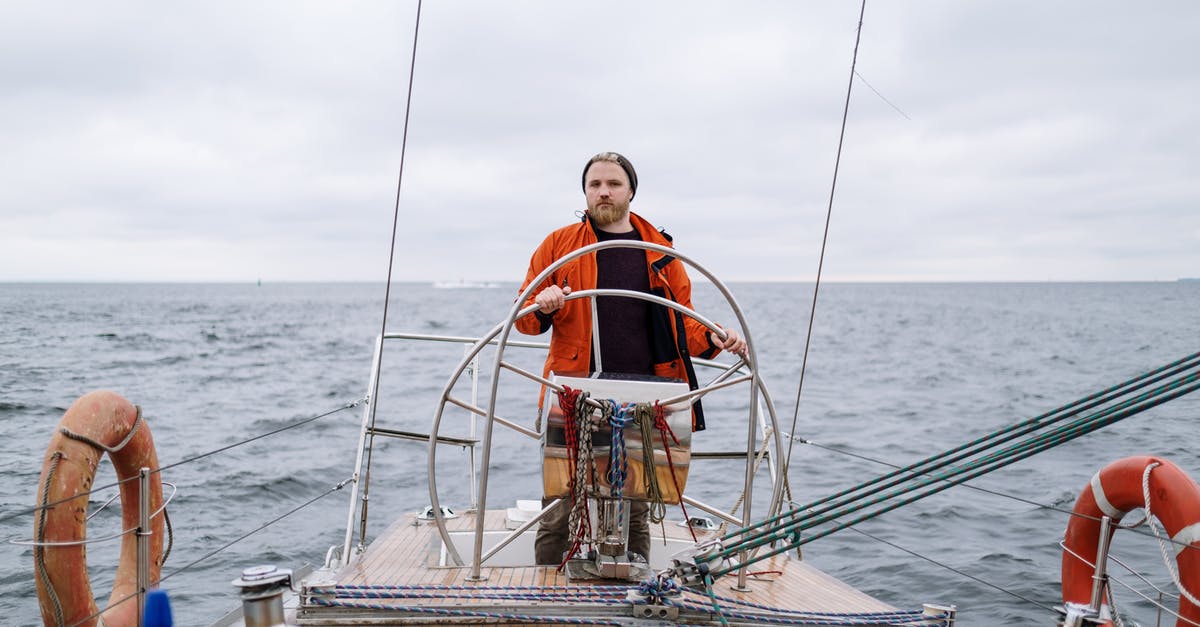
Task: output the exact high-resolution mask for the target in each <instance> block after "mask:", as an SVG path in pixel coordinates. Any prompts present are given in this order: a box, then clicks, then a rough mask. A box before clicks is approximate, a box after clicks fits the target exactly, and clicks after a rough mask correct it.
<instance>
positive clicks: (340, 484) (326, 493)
mask: <svg viewBox="0 0 1200 627" xmlns="http://www.w3.org/2000/svg"><path fill="white" fill-rule="evenodd" d="M350 481H351V479H344V480H342V481H340V482H338V483H337V484H336V485H334V486H333V487H331V488H329V489H328V490H326V491H324V492H322V493H320V494H318V495H316V496H314V497H312V498H311V499H309V500H307V501H305V502H303V503H301V504H299V505H297V506H296V507H293V508H292V509H290V510H288V511H286V512H284V513H282V514H280V515H278V516H276V517H275V518H272V519H271V520H268V521H267V522H265V523H263V524H261V525H259V526H258V528H257V529H252V530H250V531H247V532H246V533H244V534H242V535H240V536H238V537H237V538H234V539H233V540H231V541H230V542H227V543H225V544H223V545H221V546H219V547H217V548H216V549H214V550H212V551H209V552H208V553H206V554H204V555H203V556H201V557H200V558H197V559H194V560H192V561H190V562H188V563H187V564H184V565H183V566H180V567H179V568H177V569H175V570H173V571H171V572H170V573H168V574H166V575H163V576H162V577H161V578H160V579H159V580H158V582H159V584H160V585H161V584H162V582H164V581H166V580H167V579H170V578H171V577H174V576H175V575H178V574H179V573H182V572H184V571H186V570H188V569H190V568H192V567H193V566H195V565H197V564H199V563H200V562H203V561H205V560H207V559H208V558H210V557H212V556H214V555H216V554H217V553H220V552H221V551H224V550H225V549H228V548H229V547H231V546H233V545H235V544H237V543H238V542H241V541H242V540H245V539H246V538H249V537H250V536H252V535H254V534H256V533H258V532H260V531H262V530H263V529H266V528H267V527H270V526H271V525H274V524H275V523H277V522H279V521H281V520H283V519H284V518H287V517H288V516H291V515H292V514H295V513H296V512H298V511H300V510H302V509H304V508H306V507H308V506H309V505H312V504H313V503H316V502H317V501H319V500H321V499H323V498H325V497H327V496H329V495H330V494H333V493H334V492H337V491H338V490H341V489H342V488H344V487H345V486H346V484H347V483H350Z"/></svg>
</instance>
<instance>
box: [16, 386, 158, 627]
mask: <svg viewBox="0 0 1200 627" xmlns="http://www.w3.org/2000/svg"><path fill="white" fill-rule="evenodd" d="M106 451H107V452H108V453H109V457H110V458H111V459H112V463H113V467H114V468H115V469H116V471H117V478H118V479H120V480H123V482H122V483H121V526H122V529H133V528H136V527H137V526H138V500H139V496H140V488H139V487H138V481H137V479H136V478H137V475H138V473H139V471H140V470H141V468H143V467H146V468H150V469H151V470H157V469H158V455H157V454H156V453H155V452H154V438H153V437H152V436H151V434H150V428H149V427H148V426H147V425H146V424H145V422H144V421H142V420H141V413H140V410H139V409H138V408H137V407H135V406H134V405H133V404H131V403H130V402H129V401H127V400H125V399H124V398H122V397H121V396H119V395H117V394H115V393H113V392H91V393H89V394H86V395H84V396H82V397H80V398H79V400H77V401H75V403H74V404H72V405H71V407H70V408H69V409H67V413H66V414H64V415H63V417H62V420H61V421H60V422H59V423H58V429H57V430H56V431H55V433H54V436H53V437H51V438H50V445H49V446H48V447H47V448H46V457H45V460H44V462H43V463H42V476H41V479H40V480H39V481H38V486H39V487H38V496H37V498H38V505H39V506H40V507H39V509H38V511H37V513H36V514H35V516H34V524H33V537H34V540H35V542H36V543H37V544H35V546H34V569H35V573H34V574H35V577H34V578H35V579H36V581H37V592H38V605H39V606H40V607H41V610H42V621H43V622H44V623H45V624H46V625H75V624H83V625H87V626H89V627H90V626H94V625H96V624H97V623H98V621H99V617H98V616H97V612H98V611H99V610H98V609H97V607H96V602H95V600H94V597H93V595H92V585H91V582H90V581H89V580H88V573H87V561H86V560H87V548H86V545H85V544H82V543H79V544H73V545H61V546H54V545H49V546H47V545H43V544H42V543H56V542H81V541H82V540H85V539H86V538H87V507H88V494H89V493H90V491H91V489H92V482H93V480H94V479H95V476H96V466H97V464H99V463H100V456H101V455H103V454H104V453H105V452H106ZM130 478H133V479H132V480H129V481H124V480H126V479H130ZM162 501H163V496H162V481H161V480H160V478H159V475H158V473H157V472H156V473H152V474H151V475H150V508H151V511H152V512H157V511H158V510H159V509H161V508H162ZM163 521H164V516H163V515H161V514H160V515H157V516H154V517H153V518H152V519H151V522H150V531H151V535H150V573H149V581H150V582H151V584H155V583H157V582H158V579H159V576H160V574H161V572H162V559H163V526H164V524H163ZM136 592H137V537H136V535H135V534H133V533H127V534H125V535H124V536H123V537H122V538H121V563H120V565H119V566H118V567H117V576H116V580H115V581H114V582H113V591H112V596H110V597H109V601H108V604H109V606H110V607H111V609H108V610H106V611H105V612H104V614H103V619H104V623H103V624H104V625H105V626H106V627H137V616H138V608H137V602H136V601H126V602H124V603H120V604H117V602H118V601H121V600H122V599H124V598H126V597H128V596H129V595H132V594H135V593H136ZM114 604H116V605H114ZM89 616H90V617H92V618H90V619H89V618H88V617H89ZM80 621H83V622H82V623H80Z"/></svg>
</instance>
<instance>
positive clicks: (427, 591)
mask: <svg viewBox="0 0 1200 627" xmlns="http://www.w3.org/2000/svg"><path fill="white" fill-rule="evenodd" d="M712 583H713V579H712V577H711V576H708V575H706V576H705V591H704V592H703V593H701V592H698V591H696V590H692V589H689V588H685V587H683V586H680V585H679V584H678V582H677V581H676V580H675V579H674V578H672V577H669V576H664V575H657V576H655V577H652V578H648V579H646V580H644V581H642V582H641V583H640V584H639V585H638V586H637V587H636V588H629V587H628V586H579V587H574V586H447V585H413V586H383V585H338V586H332V587H313V588H309V593H310V594H312V595H314V596H311V597H310V598H311V600H312V602H313V603H314V604H317V605H325V606H329V607H345V608H358V609H374V610H387V611H398V612H399V611H408V612H415V613H426V614H442V615H448V616H463V617H478V618H492V619H504V620H520V621H530V622H540V623H556V624H571V625H581V624H592V625H596V624H601V625H619V624H621V623H620V622H619V621H604V620H603V619H599V618H587V619H583V618H580V619H576V618H555V617H543V616H530V615H525V614H513V613H501V612H487V611H482V610H468V609H444V608H434V607H426V606H419V605H418V606H408V605H388V604H382V603H355V602H350V601H343V600H337V599H325V598H321V597H320V596H317V595H321V594H334V595H336V596H338V597H340V598H346V599H401V598H413V599H438V598H446V599H449V598H468V599H479V600H508V601H542V602H546V601H551V602H555V601H557V602H575V603H583V604H587V605H589V606H590V607H592V608H594V609H597V610H599V609H601V608H604V607H614V606H621V605H625V604H627V603H628V602H629V601H628V600H627V599H626V596H625V595H626V593H627V592H629V591H631V590H632V591H636V592H637V593H638V594H639V595H640V596H642V597H643V598H644V599H645V600H644V601H642V602H639V603H637V604H638V605H648V604H654V605H668V606H672V607H678V608H681V609H685V610H691V611H696V612H703V613H706V614H711V613H714V611H715V616H716V618H717V619H718V620H719V621H720V622H721V624H722V625H728V621H727V619H726V617H729V618H732V619H735V620H752V621H758V622H764V623H771V624H779V625H802V624H803V625H829V626H834V625H843V626H849V625H911V624H913V623H915V622H920V621H922V620H929V619H930V618H935V617H930V616H925V615H923V614H922V613H921V612H920V611H895V612H860V613H836V612H805V611H799V610H788V609H782V608H774V607H771V606H767V605H761V604H757V603H751V602H748V601H742V600H740V599H736V598H732V597H725V596H721V595H717V594H716V593H714V592H713V588H712ZM684 593H687V594H690V595H695V596H699V597H705V596H706V597H707V600H708V601H709V602H710V603H711V605H704V604H699V603H696V602H690V601H686V600H682V599H681V597H682V595H683V594H684ZM721 603H725V604H729V605H738V606H744V607H749V608H754V609H760V610H763V611H766V612H769V613H768V614H758V613H750V612H744V611H736V610H730V609H728V608H725V609H723V608H722V607H721Z"/></svg>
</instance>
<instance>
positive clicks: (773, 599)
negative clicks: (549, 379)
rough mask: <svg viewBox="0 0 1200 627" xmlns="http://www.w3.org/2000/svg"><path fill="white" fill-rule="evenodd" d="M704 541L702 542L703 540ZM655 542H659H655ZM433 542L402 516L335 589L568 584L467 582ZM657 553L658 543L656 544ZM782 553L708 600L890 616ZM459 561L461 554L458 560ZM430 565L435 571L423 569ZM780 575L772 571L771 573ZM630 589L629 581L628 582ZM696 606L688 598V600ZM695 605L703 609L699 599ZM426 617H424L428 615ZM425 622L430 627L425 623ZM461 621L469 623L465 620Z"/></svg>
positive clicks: (540, 577)
mask: <svg viewBox="0 0 1200 627" xmlns="http://www.w3.org/2000/svg"><path fill="white" fill-rule="evenodd" d="M504 518H505V513H504V512H502V510H497V512H488V513H487V515H486V516H485V524H486V529H490V530H503V529H504ZM474 524H475V518H474V516H473V515H462V516H460V518H457V519H454V520H449V521H446V526H448V527H449V530H451V531H469V530H470V529H473V526H474ZM665 530H666V533H667V535H668V536H671V537H678V538H688V539H689V541H690V535H689V532H688V530H686V529H685V527H682V526H677V525H676V524H673V522H667V525H666V527H665ZM661 531H662V527H659V526H656V525H652V527H650V533H652V536H653V537H654V538H661ZM702 539H703V537H702ZM659 542H660V543H661V539H660V541H659ZM439 547H440V538H438V537H437V527H436V526H434V525H433V524H432V522H428V521H418V522H416V524H414V516H412V515H408V516H406V518H404V519H402V520H398V521H396V522H394V524H392V525H391V526H390V527H388V529H386V530H385V531H384V532H383V533H380V535H379V537H377V538H376V539H374V542H372V543H371V545H370V547H368V548H367V550H366V553H365V554H364V555H362V556H361V557H360V559H359V560H358V562H355V563H354V565H350V566H349V567H346V568H343V569H342V571H341V572H340V573H337V575H336V580H337V584H341V585H366V586H425V585H442V586H461V587H467V589H469V587H472V586H512V587H534V586H548V587H562V586H568V585H569V584H568V581H566V578H565V577H564V575H563V574H560V573H558V572H557V571H556V569H554V568H553V567H541V566H520V567H484V568H481V569H480V574H481V575H484V577H486V580H484V581H469V580H468V577H469V575H470V568H469V567H463V568H457V567H439V566H436V565H437V554H438V548H439ZM660 548H661V545H660ZM790 554H791V555H792V556H788V554H782V555H776V556H773V557H770V559H768V560H764V561H762V562H758V563H756V565H754V566H752V567H751V569H752V571H754V572H760V573H763V574H761V575H755V577H750V578H749V580H748V584H746V585H748V587H749V591H737V590H733V589H734V587H736V586H737V581H738V580H737V577H736V574H733V575H726V577H724V578H721V579H720V580H718V581H716V584H715V585H714V589H713V591H714V593H715V595H718V596H721V597H726V598H737V599H739V601H745V602H749V603H756V604H761V605H767V607H773V608H779V609H787V610H796V611H832V613H864V611H890V610H894V609H895V608H893V607H892V605H888V604H887V603H883V602H881V601H878V599H875V598H872V597H870V596H868V595H866V593H864V592H862V591H858V590H856V589H853V587H851V586H850V585H847V584H845V583H842V581H840V580H838V579H835V578H833V577H830V575H827V574H824V573H822V572H821V571H817V569H816V568H814V567H811V566H809V565H806V563H804V562H803V561H800V560H798V559H796V557H794V551H790ZM463 557H464V559H467V557H468V556H466V555H464V556H463ZM431 563H432V565H434V566H432V567H431V566H430V565H431ZM775 572H779V573H775ZM623 584H625V583H622V581H612V580H602V581H595V583H589V581H575V583H572V584H570V585H572V586H587V585H623ZM629 585H634V583H629ZM694 601H695V599H694ZM377 603H383V604H392V605H418V604H419V605H426V607H446V605H452V607H455V608H462V609H472V608H474V609H475V610H488V611H491V610H493V609H494V608H496V607H497V604H498V603H497V602H496V601H486V599H467V598H428V599H424V598H422V599H414V598H407V599H396V601H377ZM701 603H706V604H707V601H703V602H701ZM556 604H558V605H562V603H558V602H547V601H540V602H534V601H512V602H504V605H506V607H509V608H510V609H511V610H512V611H516V613H521V608H530V609H532V608H533V607H539V608H541V609H546V608H548V607H553V605H556ZM324 611H330V616H329V619H330V621H331V622H330V625H332V623H335V622H336V616H335V614H334V611H331V610H325V609H322V608H314V609H312V611H310V613H308V614H307V615H306V620H304V621H302V622H304V623H305V625H322V623H323V622H322V619H320V615H322V613H324ZM427 619H430V617H427ZM404 621H409V622H408V623H413V625H418V623H421V622H422V621H420V620H419V619H406V620H402V621H401V622H396V623H397V625H398V623H402V622H404ZM430 622H437V621H433V620H430ZM462 622H472V621H470V620H466V621H462Z"/></svg>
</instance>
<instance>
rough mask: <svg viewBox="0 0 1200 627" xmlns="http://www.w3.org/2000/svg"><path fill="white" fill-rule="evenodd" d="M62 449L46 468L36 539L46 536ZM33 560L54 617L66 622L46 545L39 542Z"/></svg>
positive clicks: (35, 547) (51, 457)
mask: <svg viewBox="0 0 1200 627" xmlns="http://www.w3.org/2000/svg"><path fill="white" fill-rule="evenodd" d="M62 458H63V454H62V451H54V454H53V455H51V456H50V466H49V467H48V468H47V470H46V481H45V482H43V483H42V498H41V503H40V504H39V511H38V529H37V535H36V536H35V538H34V539H35V540H37V541H40V540H42V539H43V538H45V537H46V512H48V511H50V510H49V508H48V507H47V505H46V502H47V501H49V500H50V486H51V485H52V484H53V481H54V473H55V472H57V471H58V462H60V461H62ZM33 562H34V565H35V566H36V567H37V571H38V577H39V578H41V580H42V586H44V587H45V589H46V591H47V592H48V593H49V597H50V602H51V604H52V605H53V606H54V617H55V618H56V619H57V621H58V624H59V625H62V624H65V623H66V622H67V621H66V619H65V618H64V617H63V609H62V601H61V600H59V598H58V592H57V591H55V589H54V586H53V585H52V584H51V583H50V573H49V572H47V571H46V549H45V545H44V544H42V543H41V542H39V543H38V544H37V545H35V546H34V549H33Z"/></svg>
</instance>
